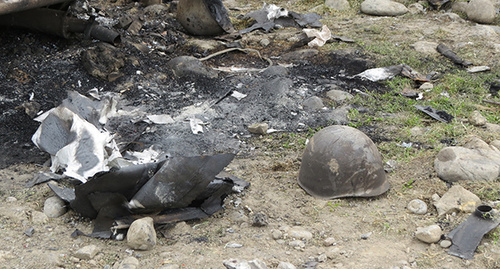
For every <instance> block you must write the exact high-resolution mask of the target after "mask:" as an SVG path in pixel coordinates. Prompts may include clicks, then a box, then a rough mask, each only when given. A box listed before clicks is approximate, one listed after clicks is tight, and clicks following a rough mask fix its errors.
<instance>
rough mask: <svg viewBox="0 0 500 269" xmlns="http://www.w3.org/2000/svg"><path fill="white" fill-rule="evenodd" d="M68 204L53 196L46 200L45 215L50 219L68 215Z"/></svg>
mask: <svg viewBox="0 0 500 269" xmlns="http://www.w3.org/2000/svg"><path fill="white" fill-rule="evenodd" d="M66 211H67V208H66V203H64V201H63V200H61V199H60V198H59V197H57V196H52V197H49V198H47V200H45V203H44V205H43V213H45V215H47V217H49V218H57V217H60V216H62V215H64V213H66Z"/></svg>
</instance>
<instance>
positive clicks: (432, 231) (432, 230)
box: [415, 224, 443, 244]
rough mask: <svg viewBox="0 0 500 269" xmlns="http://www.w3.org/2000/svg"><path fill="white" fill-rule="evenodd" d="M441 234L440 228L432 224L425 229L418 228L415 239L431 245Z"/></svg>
mask: <svg viewBox="0 0 500 269" xmlns="http://www.w3.org/2000/svg"><path fill="white" fill-rule="evenodd" d="M442 234H443V231H442V230H441V227H439V226H438V225H436V224H434V225H431V226H427V227H418V228H417V231H416V232H415V237H416V238H417V239H418V240H420V241H422V242H425V243H429V244H432V243H436V242H438V241H439V239H441V235H442Z"/></svg>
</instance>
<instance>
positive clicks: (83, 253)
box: [73, 245, 99, 260]
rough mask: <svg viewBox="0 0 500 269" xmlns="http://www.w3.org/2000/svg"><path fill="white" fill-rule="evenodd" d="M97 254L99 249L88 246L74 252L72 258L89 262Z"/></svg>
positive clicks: (94, 246)
mask: <svg viewBox="0 0 500 269" xmlns="http://www.w3.org/2000/svg"><path fill="white" fill-rule="evenodd" d="M98 252H99V248H98V247H97V246H96V245H88V246H85V247H83V248H81V249H79V250H77V251H76V253H75V254H73V256H74V257H76V258H78V259H80V260H90V259H92V258H94V256H95V255H96V254H97V253H98Z"/></svg>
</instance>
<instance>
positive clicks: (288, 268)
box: [276, 262, 297, 269]
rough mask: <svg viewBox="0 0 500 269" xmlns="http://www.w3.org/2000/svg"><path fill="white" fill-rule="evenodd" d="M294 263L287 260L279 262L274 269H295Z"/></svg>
mask: <svg viewBox="0 0 500 269" xmlns="http://www.w3.org/2000/svg"><path fill="white" fill-rule="evenodd" d="M296 268H297V267H295V265H293V264H291V263H289V262H280V263H279V264H278V267H276V269H296Z"/></svg>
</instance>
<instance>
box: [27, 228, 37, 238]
mask: <svg viewBox="0 0 500 269" xmlns="http://www.w3.org/2000/svg"><path fill="white" fill-rule="evenodd" d="M33 233H35V228H33V227H30V228H28V229H26V231H24V234H25V235H26V236H27V237H32V236H33Z"/></svg>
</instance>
